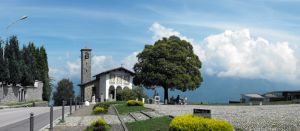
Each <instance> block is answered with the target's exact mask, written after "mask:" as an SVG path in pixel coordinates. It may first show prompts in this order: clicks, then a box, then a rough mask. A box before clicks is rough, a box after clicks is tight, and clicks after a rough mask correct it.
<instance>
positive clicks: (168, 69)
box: [133, 36, 203, 100]
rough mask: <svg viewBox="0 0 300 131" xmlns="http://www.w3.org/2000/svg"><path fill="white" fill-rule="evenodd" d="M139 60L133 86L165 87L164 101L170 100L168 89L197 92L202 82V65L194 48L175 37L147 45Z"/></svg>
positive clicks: (135, 67)
mask: <svg viewBox="0 0 300 131" xmlns="http://www.w3.org/2000/svg"><path fill="white" fill-rule="evenodd" d="M137 57H138V62H137V63H136V64H135V65H134V71H135V73H136V74H135V77H134V79H133V82H134V84H136V85H142V86H144V87H146V88H153V87H162V88H163V89H164V99H165V100H168V90H169V89H177V90H181V91H187V90H195V89H196V88H198V87H200V84H201V82H202V81H203V79H202V76H201V73H200V68H201V61H200V60H199V58H198V56H197V55H196V54H194V51H193V46H192V45H191V44H190V43H189V42H187V41H185V40H181V39H180V38H178V37H176V36H171V37H169V38H163V39H162V40H158V41H156V42H155V43H154V45H146V46H145V48H144V50H143V51H142V52H141V53H139V54H138V55H137Z"/></svg>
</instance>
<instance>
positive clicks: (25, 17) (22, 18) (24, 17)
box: [6, 15, 28, 30]
mask: <svg viewBox="0 0 300 131" xmlns="http://www.w3.org/2000/svg"><path fill="white" fill-rule="evenodd" d="M27 18H28V16H26V15H24V16H22V17H21V18H19V19H18V20H16V21H14V22H12V23H11V24H9V25H8V26H7V27H6V30H8V28H9V27H11V26H12V25H14V24H16V23H17V22H18V21H21V20H25V19H27Z"/></svg>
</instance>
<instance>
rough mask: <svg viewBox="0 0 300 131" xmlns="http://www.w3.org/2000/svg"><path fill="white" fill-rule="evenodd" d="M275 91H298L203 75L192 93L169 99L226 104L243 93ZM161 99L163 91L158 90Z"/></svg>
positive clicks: (292, 87) (275, 84)
mask: <svg viewBox="0 0 300 131" xmlns="http://www.w3.org/2000/svg"><path fill="white" fill-rule="evenodd" d="M276 90H300V88H299V87H298V86H296V85H292V84H286V83H278V82H271V81H268V80H263V79H243V78H229V77H217V76H210V75H205V74H204V82H203V83H202V85H201V86H200V87H199V88H198V89H196V90H194V91H186V92H181V91H178V90H175V91H169V97H172V96H173V97H175V98H176V97H177V95H180V97H184V96H186V97H187V98H188V101H189V102H209V103H228V101H229V100H235V101H239V99H240V94H243V93H265V92H270V91H276ZM157 91H158V93H159V95H160V96H161V98H163V89H162V88H158V90H157ZM146 93H147V95H148V96H153V94H154V90H151V89H150V90H146Z"/></svg>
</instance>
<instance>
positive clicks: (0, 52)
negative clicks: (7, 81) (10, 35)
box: [0, 40, 5, 82]
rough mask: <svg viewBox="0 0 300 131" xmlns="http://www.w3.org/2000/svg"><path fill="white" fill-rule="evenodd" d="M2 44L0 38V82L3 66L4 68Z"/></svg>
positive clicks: (2, 76)
mask: <svg viewBox="0 0 300 131" xmlns="http://www.w3.org/2000/svg"><path fill="white" fill-rule="evenodd" d="M2 45H3V41H2V40H0V63H1V64H0V82H4V70H5V69H4V68H5V66H4V58H3V54H4V52H3V47H2Z"/></svg>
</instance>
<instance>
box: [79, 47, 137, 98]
mask: <svg viewBox="0 0 300 131" xmlns="http://www.w3.org/2000/svg"><path fill="white" fill-rule="evenodd" d="M91 51H92V50H91V49H87V48H85V49H81V84H79V86H80V95H81V99H82V101H92V96H95V98H96V99H97V100H98V101H115V100H116V94H117V92H119V91H121V90H124V89H126V88H127V89H132V86H133V84H132V80H133V75H134V73H133V72H132V71H130V70H128V69H126V68H124V67H118V68H114V69H110V70H107V71H104V72H101V73H99V74H97V75H95V76H93V77H94V79H93V80H92V77H91V74H92V73H91ZM95 68H97V67H95Z"/></svg>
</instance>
